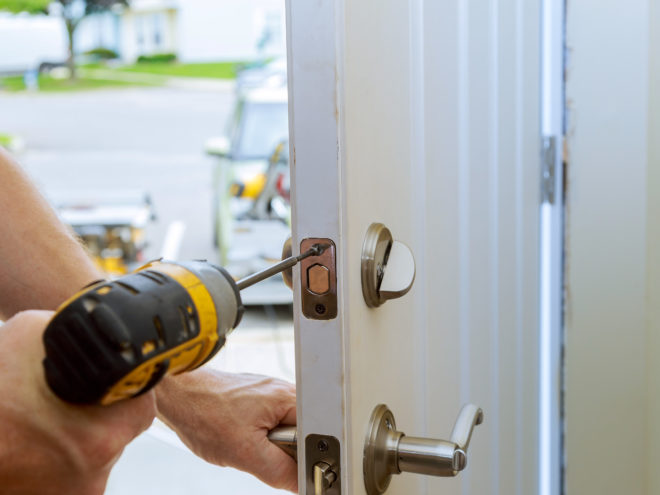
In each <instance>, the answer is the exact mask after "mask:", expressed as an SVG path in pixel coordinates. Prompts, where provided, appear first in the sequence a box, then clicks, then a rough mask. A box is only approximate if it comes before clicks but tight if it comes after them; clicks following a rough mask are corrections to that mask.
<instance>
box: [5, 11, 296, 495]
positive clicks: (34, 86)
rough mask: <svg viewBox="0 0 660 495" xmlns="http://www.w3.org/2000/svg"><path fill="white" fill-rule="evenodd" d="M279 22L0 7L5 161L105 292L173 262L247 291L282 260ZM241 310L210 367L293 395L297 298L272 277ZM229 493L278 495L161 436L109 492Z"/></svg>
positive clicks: (130, 451)
mask: <svg viewBox="0 0 660 495" xmlns="http://www.w3.org/2000/svg"><path fill="white" fill-rule="evenodd" d="M284 18H285V13H284V0H185V1H183V0H132V1H114V0H58V1H54V2H50V1H48V0H0V144H1V145H3V146H5V147H6V148H8V149H9V150H10V151H11V152H12V153H13V154H14V155H15V156H16V157H17V159H18V161H19V162H20V163H21V164H22V165H23V166H24V167H25V168H26V170H27V171H28V172H29V174H30V175H31V176H32V177H33V179H34V180H35V182H36V183H37V184H38V185H39V187H40V188H41V190H42V192H43V193H44V194H45V195H46V197H47V198H48V199H49V200H50V201H51V203H52V204H53V206H54V208H55V209H56V210H57V212H58V213H59V215H60V217H61V218H62V220H63V221H65V222H66V223H68V224H69V225H71V226H72V227H73V228H74V229H75V231H76V232H77V233H78V235H79V236H80V237H81V238H82V239H83V241H84V242H85V244H86V245H87V246H88V248H89V250H90V253H91V255H92V256H93V257H94V260H95V262H96V263H97V264H98V266H99V268H101V269H102V270H104V271H105V272H106V273H108V275H109V276H116V275H120V274H123V273H126V272H127V271H131V270H132V269H134V268H136V267H137V266H139V265H140V264H143V263H144V262H146V261H148V260H151V259H155V258H160V257H165V258H168V259H174V260H176V259H180V260H185V259H207V260H211V261H214V262H216V263H218V264H221V265H223V266H225V267H227V268H228V269H229V271H230V272H231V273H232V275H233V276H234V277H235V278H241V277H243V276H245V275H247V274H249V273H252V272H254V271H256V270H259V269H262V268H265V267H266V266H268V265H269V264H272V263H274V262H276V261H278V260H279V259H280V257H281V253H282V246H283V244H284V242H285V240H286V239H287V238H288V236H289V232H290V206H289V175H288V142H287V137H288V136H287V134H288V111H287V91H286V59H285V55H286V40H285V20H284ZM244 302H245V303H246V304H247V305H249V307H248V311H247V313H246V316H245V317H244V320H243V323H242V324H241V326H240V327H239V329H238V330H237V331H236V332H235V333H234V334H232V335H231V336H230V339H229V345H227V346H226V347H225V348H224V349H223V350H222V351H221V352H220V353H219V354H218V355H217V356H216V357H215V358H214V360H213V361H212V362H211V363H210V364H209V366H212V367H216V368H218V369H223V370H227V371H236V372H238V371H240V372H243V371H244V372H252V373H262V374H267V375H272V376H277V377H280V378H284V379H287V380H289V381H294V373H295V363H294V347H293V324H292V310H291V303H292V294H291V292H290V291H289V289H288V288H287V287H286V286H285V285H284V283H283V281H282V279H281V277H280V278H275V279H273V280H272V281H269V282H267V283H263V284H261V285H258V286H256V287H253V288H251V290H247V291H245V293H244ZM192 473H197V475H196V476H190V474H192ZM191 483H195V485H194V486H193V485H191ZM218 491H222V492H223V493H232V494H236V495H239V494H262V493H263V494H268V493H278V492H279V491H278V490H273V489H270V488H268V487H266V486H265V485H263V484H261V483H260V482H259V481H257V480H256V479H255V478H253V477H252V476H250V475H247V474H244V473H240V472H237V471H234V470H231V469H225V468H220V467H216V466H212V465H210V464H207V463H205V462H204V461H201V460H199V459H198V458H196V457H195V456H194V455H193V454H191V453H190V452H189V451H188V450H187V448H186V447H185V446H184V445H183V444H182V443H181V442H180V441H179V440H178V438H177V437H176V435H175V434H173V433H172V432H171V431H170V430H168V429H167V428H166V427H165V426H164V425H162V424H160V423H158V422H156V423H155V424H154V425H153V426H152V428H151V429H150V430H149V431H147V432H146V433H145V434H143V435H142V436H141V437H140V438H138V439H137V440H136V441H135V442H133V443H132V444H131V445H130V446H129V447H128V448H127V450H126V453H125V454H124V456H122V459H121V460H120V462H119V463H118V465H117V467H116V468H115V470H114V471H113V474H112V475H111V477H110V481H109V483H108V487H107V490H106V493H107V494H120V493H122V494H126V493H155V492H159V493H163V494H170V493H172V494H173V493H199V494H206V493H209V494H210V493H217V492H218Z"/></svg>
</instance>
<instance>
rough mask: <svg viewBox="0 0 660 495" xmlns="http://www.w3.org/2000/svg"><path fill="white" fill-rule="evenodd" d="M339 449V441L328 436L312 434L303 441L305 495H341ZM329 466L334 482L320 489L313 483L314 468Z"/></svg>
mask: <svg viewBox="0 0 660 495" xmlns="http://www.w3.org/2000/svg"><path fill="white" fill-rule="evenodd" d="M339 454H340V447H339V440H337V439H336V438H335V437H331V436H328V435H317V434H315V433H312V434H310V435H307V438H306V439H305V469H306V470H307V476H306V481H307V489H306V491H305V494H306V495H315V494H319V495H321V494H325V495H341V471H340V466H341V463H340V460H341V459H340V458H339ZM320 464H322V465H327V466H330V469H331V470H332V473H331V474H333V475H334V476H332V478H333V479H334V481H333V482H332V484H331V485H330V486H324V487H323V488H322V489H319V488H320V487H319V486H318V485H315V483H314V481H315V480H314V468H315V466H317V465H320Z"/></svg>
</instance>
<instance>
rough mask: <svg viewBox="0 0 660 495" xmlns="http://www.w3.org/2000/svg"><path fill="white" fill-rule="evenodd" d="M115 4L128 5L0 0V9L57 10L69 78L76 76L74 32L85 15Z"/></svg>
mask: <svg viewBox="0 0 660 495" xmlns="http://www.w3.org/2000/svg"><path fill="white" fill-rule="evenodd" d="M116 5H128V2H127V0H55V1H51V0H0V10H8V11H9V12H14V13H18V12H29V13H30V14H39V13H48V12H49V11H50V12H53V11H57V13H58V14H59V15H60V16H61V17H62V20H63V21H64V26H65V27H66V33H67V38H68V57H67V66H68V67H69V71H70V73H71V79H74V78H75V77H76V65H75V60H74V54H75V36H74V34H75V32H76V28H77V27H78V25H79V24H80V21H82V20H83V19H84V18H85V17H87V16H88V15H90V14H94V13H97V12H103V11H105V10H109V9H111V8H113V7H114V6H116Z"/></svg>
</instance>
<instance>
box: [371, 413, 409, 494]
mask: <svg viewBox="0 0 660 495" xmlns="http://www.w3.org/2000/svg"><path fill="white" fill-rule="evenodd" d="M400 438H401V433H398V432H397V431H396V423H395V421H394V415H393V414H392V411H390V409H389V408H388V407H387V406H386V405H385V404H380V405H378V406H376V408H375V409H374V411H373V413H372V414H371V419H370V420H369V431H368V432H367V438H366V439H365V442H364V458H363V461H362V469H363V471H364V486H365V488H366V490H367V494H368V495H379V494H381V493H384V492H385V490H387V487H388V486H389V485H390V480H391V479H392V474H394V473H399V469H398V467H397V461H396V458H395V457H394V456H393V455H392V452H396V445H395V444H396V443H397V442H398V441H399V439H400Z"/></svg>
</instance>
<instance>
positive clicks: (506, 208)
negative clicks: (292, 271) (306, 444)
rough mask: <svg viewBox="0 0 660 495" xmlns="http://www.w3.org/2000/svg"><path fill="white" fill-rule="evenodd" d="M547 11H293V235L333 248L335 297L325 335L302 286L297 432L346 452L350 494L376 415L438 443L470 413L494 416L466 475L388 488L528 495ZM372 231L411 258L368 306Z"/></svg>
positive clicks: (405, 477)
mask: <svg viewBox="0 0 660 495" xmlns="http://www.w3.org/2000/svg"><path fill="white" fill-rule="evenodd" d="M539 16H540V12H539V2H538V1H536V0H535V1H523V0H518V1H517V2H513V1H511V2H503V1H502V2H495V1H491V2H476V1H474V2H468V1H462V2H458V1H457V2H429V1H427V2H424V1H422V0H406V1H403V0H378V1H376V0H370V1H367V0H362V1H357V0H353V1H340V0H336V1H329V0H320V1H314V2H310V1H309V0H289V2H288V20H289V27H288V29H289V57H290V62H289V64H290V66H289V74H290V96H291V99H290V101H291V140H292V153H291V156H292V157H293V164H292V168H291V171H292V182H293V187H294V194H295V201H294V205H295V206H294V222H293V223H294V239H295V240H296V243H298V244H299V243H300V241H301V240H302V239H304V238H307V237H329V238H331V239H333V240H334V242H335V244H336V245H337V262H338V291H339V315H338V317H337V318H336V319H334V320H330V321H325V322H324V321H315V320H309V319H307V318H305V317H303V316H302V315H300V303H299V297H300V288H299V287H298V288H297V290H298V293H297V294H296V344H297V359H298V361H297V362H298V374H297V376H298V391H299V392H298V393H299V411H298V415H299V424H300V427H299V433H300V436H299V438H301V439H302V438H305V436H306V435H307V434H310V433H322V434H330V435H333V436H336V437H337V438H338V439H339V440H340V441H341V444H342V473H341V474H342V484H343V492H342V493H351V494H362V493H364V484H363V476H362V450H363V446H364V438H365V433H366V430H367V423H368V420H369V417H370V415H371V411H372V410H373V408H374V407H375V406H376V405H377V404H379V403H386V404H387V405H388V406H389V407H390V408H391V410H392V412H393V413H394V415H395V417H396V421H397V426H398V428H399V429H400V430H402V431H404V432H406V434H408V435H416V436H429V437H434V438H443V439H448V437H449V434H450V432H451V428H452V426H453V423H454V421H455V419H456V415H457V414H458V412H459V409H460V406H461V405H462V404H463V403H466V402H473V403H475V404H477V405H479V406H481V407H483V409H484V412H485V416H486V418H485V423H484V424H483V425H481V426H479V427H477V429H476V430H475V433H474V436H473V441H472V444H471V446H470V450H469V453H468V459H469V464H468V465H469V467H468V468H467V470H466V471H464V472H463V473H462V474H460V475H459V477H458V478H456V479H440V478H438V479H431V478H428V477H423V476H420V475H412V474H405V473H404V474H402V475H400V476H395V477H393V480H392V483H391V485H390V488H389V490H388V492H387V493H392V494H396V493H399V494H404V493H406V494H413V493H429V494H430V493H443V494H444V493H447V494H450V493H457V494H458V493H461V494H468V493H473V494H497V493H502V494H506V495H509V494H520V495H528V494H531V493H534V492H535V491H536V490H537V483H538V481H537V450H538V449H537V445H538V433H537V422H538V421H537V419H536V418H537V403H538V394H537V382H538V375H537V368H538V349H537V335H538V332H537V328H538V322H537V305H538V301H537V299H538V276H537V273H538V261H537V258H538V255H537V253H538V246H537V243H538V205H539V156H540V139H539V135H540V128H539V125H540V122H539V105H540V102H539V87H540V86H539V76H538V74H539V70H540V64H539V56H540V33H539V25H540V22H539ZM372 222H382V223H384V224H385V225H387V226H388V227H389V228H390V230H391V231H392V233H393V235H394V237H395V238H397V239H399V240H402V241H403V242H405V243H406V244H408V245H409V246H410V247H411V249H412V251H413V253H414V255H415V260H416V262H417V278H416V281H415V284H414V286H413V289H412V290H411V291H410V292H409V293H408V294H407V295H406V296H404V297H403V298H401V299H398V300H394V301H389V302H387V303H386V304H385V305H383V306H382V307H380V308H377V309H369V308H367V306H366V304H365V303H364V300H363V297H362V289H361V280H360V257H361V249H362V243H363V240H364V235H365V233H366V231H367V228H368V227H369V225H370V224H371V223H372ZM294 244H295V243H294ZM301 443H302V442H301ZM299 458H300V464H301V479H300V481H301V487H304V473H305V472H306V469H308V468H309V467H307V466H304V452H303V449H302V446H299ZM301 493H305V492H304V489H303V490H301Z"/></svg>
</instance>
